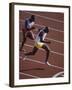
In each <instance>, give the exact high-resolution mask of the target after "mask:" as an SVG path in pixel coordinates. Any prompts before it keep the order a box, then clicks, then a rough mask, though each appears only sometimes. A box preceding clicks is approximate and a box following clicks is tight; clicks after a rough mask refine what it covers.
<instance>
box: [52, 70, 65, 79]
mask: <svg viewBox="0 0 72 90" xmlns="http://www.w3.org/2000/svg"><path fill="white" fill-rule="evenodd" d="M63 73H64V71H62V72H58V73H56V74H55V75H53V77H54V78H55V77H58V76H59V75H61V74H63Z"/></svg>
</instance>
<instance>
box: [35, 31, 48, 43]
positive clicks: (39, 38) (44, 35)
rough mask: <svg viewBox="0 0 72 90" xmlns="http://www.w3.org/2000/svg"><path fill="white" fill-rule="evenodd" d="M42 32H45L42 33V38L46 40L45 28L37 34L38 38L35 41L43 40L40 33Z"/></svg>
mask: <svg viewBox="0 0 72 90" xmlns="http://www.w3.org/2000/svg"><path fill="white" fill-rule="evenodd" d="M41 32H43V35H42V40H44V39H45V37H46V35H47V33H44V31H43V30H41V31H40V32H39V33H38V34H37V36H36V39H35V42H41V37H40V36H39V34H40V33H41Z"/></svg>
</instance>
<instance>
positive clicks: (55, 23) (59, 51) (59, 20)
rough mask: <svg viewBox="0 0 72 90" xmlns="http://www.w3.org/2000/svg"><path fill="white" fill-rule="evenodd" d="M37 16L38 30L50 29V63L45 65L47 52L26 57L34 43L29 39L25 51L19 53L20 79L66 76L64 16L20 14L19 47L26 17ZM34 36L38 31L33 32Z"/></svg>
mask: <svg viewBox="0 0 72 90" xmlns="http://www.w3.org/2000/svg"><path fill="white" fill-rule="evenodd" d="M31 15H35V17H36V23H35V27H36V28H41V27H44V26H47V27H49V33H48V35H47V37H46V40H47V41H51V44H48V47H49V49H50V55H49V59H48V62H49V64H45V57H46V55H45V51H44V50H43V49H39V50H38V52H37V53H36V54H35V55H34V56H28V57H25V56H24V52H25V51H26V52H30V51H32V48H33V46H34V41H33V40H30V39H29V38H27V41H26V43H25V45H24V47H23V50H22V51H20V52H19V53H20V54H19V79H31V78H53V77H63V76H64V14H63V13H55V12H28V11H27V12H26V11H20V12H19V29H20V30H19V46H21V43H22V40H23V36H22V29H23V28H24V20H25V18H26V17H30V16H31ZM33 32H34V34H36V33H37V31H36V30H35V31H33Z"/></svg>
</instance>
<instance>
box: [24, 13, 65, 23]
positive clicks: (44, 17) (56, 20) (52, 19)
mask: <svg viewBox="0 0 72 90" xmlns="http://www.w3.org/2000/svg"><path fill="white" fill-rule="evenodd" d="M25 13H28V14H31V15H35V16H37V17H41V18H43V19H46V20H47V19H48V20H51V21H55V22H59V23H64V22H63V21H61V20H58V19H54V18H50V17H46V16H42V15H39V14H35V13H31V12H25Z"/></svg>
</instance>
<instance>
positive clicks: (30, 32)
mask: <svg viewBox="0 0 72 90" xmlns="http://www.w3.org/2000/svg"><path fill="white" fill-rule="evenodd" d="M26 36H27V37H28V38H30V39H32V40H34V34H33V32H32V31H28V32H27V34H26Z"/></svg>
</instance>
